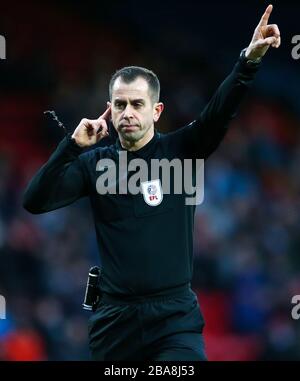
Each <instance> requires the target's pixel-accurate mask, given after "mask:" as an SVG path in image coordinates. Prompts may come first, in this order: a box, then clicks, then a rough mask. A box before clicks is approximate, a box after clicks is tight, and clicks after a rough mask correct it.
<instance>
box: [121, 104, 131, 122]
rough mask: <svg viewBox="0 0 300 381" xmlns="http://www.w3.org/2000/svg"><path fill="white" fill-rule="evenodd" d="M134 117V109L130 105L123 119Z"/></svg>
mask: <svg viewBox="0 0 300 381" xmlns="http://www.w3.org/2000/svg"><path fill="white" fill-rule="evenodd" d="M132 117H133V115H132V107H131V106H130V105H127V106H126V108H125V110H124V114H123V118H127V119H130V118H132Z"/></svg>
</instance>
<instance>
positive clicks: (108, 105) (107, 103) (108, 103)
mask: <svg viewBox="0 0 300 381" xmlns="http://www.w3.org/2000/svg"><path fill="white" fill-rule="evenodd" d="M106 106H107V108H109V107H111V102H109V101H107V102H106ZM109 120H110V122H111V121H112V118H111V110H110V118H109Z"/></svg>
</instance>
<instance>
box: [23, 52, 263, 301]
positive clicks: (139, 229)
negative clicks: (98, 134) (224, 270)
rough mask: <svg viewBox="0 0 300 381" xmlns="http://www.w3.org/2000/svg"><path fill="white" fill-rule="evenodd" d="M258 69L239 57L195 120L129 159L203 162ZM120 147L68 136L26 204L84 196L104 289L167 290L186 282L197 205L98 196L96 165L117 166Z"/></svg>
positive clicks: (173, 199)
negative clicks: (83, 143) (89, 146)
mask: <svg viewBox="0 0 300 381" xmlns="http://www.w3.org/2000/svg"><path fill="white" fill-rule="evenodd" d="M258 68H259V64H256V65H253V64H252V65H249V64H248V63H247V62H246V60H245V59H244V58H239V59H238V62H237V63H236V65H235V66H234V69H233V71H232V72H231V73H230V74H229V75H228V76H227V78H226V79H225V80H224V81H223V83H222V84H221V85H220V87H219V88H218V89H217V91H216V93H215V94H214V96H213V97H212V99H211V100H210V101H209V103H208V104H207V106H206V107H205V109H204V110H203V111H202V113H201V114H200V116H199V118H198V119H196V120H195V121H194V122H192V123H190V124H189V125H187V126H185V127H183V128H181V129H179V130H177V131H175V132H172V133H169V134H161V133H158V132H157V131H155V134H154V137H153V138H152V140H151V141H150V142H148V143H147V144H146V145H145V146H144V147H142V148H141V149H139V150H137V151H128V152H127V155H128V162H129V161H130V160H132V159H135V158H143V159H145V160H146V161H147V162H148V163H149V162H150V159H163V158H166V159H169V160H171V159H173V158H179V159H181V160H182V159H184V158H203V159H206V158H207V157H208V156H209V155H210V154H211V153H212V152H213V151H214V150H215V149H216V148H217V146H218V145H219V143H220V142H221V140H222V139H223V137H224V135H225V133H226V130H227V127H228V123H229V122H230V120H231V119H232V118H233V117H234V116H235V114H236V112H237V108H238V106H239V104H240V101H241V100H242V98H243V96H244V95H245V93H246V92H247V89H248V87H249V86H250V85H251V84H252V82H253V79H254V75H255V73H256V71H257V70H258ZM122 150H123V151H124V148H122V146H121V145H120V142H119V140H117V142H116V144H114V145H111V146H109V147H104V148H99V147H98V148H95V149H93V150H90V151H87V152H83V149H81V148H80V147H79V146H78V145H77V144H76V143H75V142H74V140H73V139H71V137H70V135H68V136H66V137H65V138H64V139H63V140H62V141H61V142H60V144H59V145H58V147H57V149H56V150H55V152H54V153H53V154H52V156H51V157H50V159H49V160H48V162H47V163H46V164H45V165H44V166H43V167H42V168H41V169H40V170H39V171H38V172H37V174H36V175H35V176H34V177H33V179H32V180H31V182H30V184H29V185H28V187H27V189H26V191H25V194H24V202H23V205H24V208H25V209H27V210H28V211H29V212H31V213H45V212H48V211H51V210H54V209H58V208H61V207H63V206H66V205H68V204H71V203H72V202H74V201H76V200H77V199H79V198H81V197H85V196H88V197H89V198H90V202H91V207H92V211H93V217H94V221H95V228H96V234H97V240H98V244H99V247H100V251H101V253H102V256H101V262H102V275H101V289H102V291H103V292H107V293H110V294H117V295H147V294H156V293H159V294H164V293H165V292H166V293H167V292H169V290H171V289H173V288H176V287H177V286H179V287H180V286H181V285H185V284H189V283H190V281H191V278H192V271H193V227H194V212H195V206H188V205H185V197H186V195H185V194H182V195H175V194H169V195H168V194H167V195H164V196H163V201H162V202H161V203H160V204H159V205H157V206H150V205H148V204H147V203H146V202H145V201H144V198H143V195H142V194H141V193H140V194H137V195H131V194H127V195H126V194H125V195H124V194H106V195H100V194H99V193H98V192H97V190H96V182H97V178H98V177H99V171H97V170H96V164H97V162H98V161H99V160H100V159H104V158H110V159H112V160H113V161H114V162H116V163H117V162H118V156H119V152H121V151H122Z"/></svg>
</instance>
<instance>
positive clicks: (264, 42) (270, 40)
mask: <svg viewBox="0 0 300 381" xmlns="http://www.w3.org/2000/svg"><path fill="white" fill-rule="evenodd" d="M276 42H277V37H274V36H273V37H267V38H265V39H264V40H262V42H261V46H268V45H269V46H270V45H273V44H276Z"/></svg>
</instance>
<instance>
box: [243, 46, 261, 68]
mask: <svg viewBox="0 0 300 381" xmlns="http://www.w3.org/2000/svg"><path fill="white" fill-rule="evenodd" d="M246 50H247V48H245V49H243V50H242V51H241V54H240V58H242V59H244V60H245V61H246V64H247V65H249V66H251V65H257V64H259V63H260V62H261V57H259V58H256V59H255V60H249V59H248V58H247V57H246Z"/></svg>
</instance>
